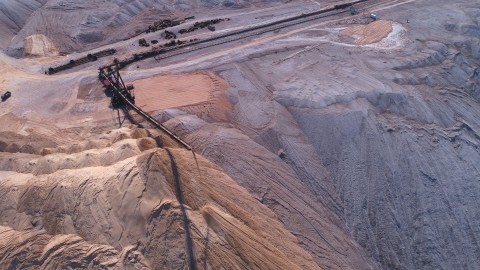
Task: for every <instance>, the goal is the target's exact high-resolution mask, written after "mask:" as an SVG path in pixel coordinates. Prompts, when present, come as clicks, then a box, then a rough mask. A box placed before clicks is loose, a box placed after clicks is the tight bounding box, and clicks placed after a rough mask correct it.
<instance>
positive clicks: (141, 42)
mask: <svg viewBox="0 0 480 270" xmlns="http://www.w3.org/2000/svg"><path fill="white" fill-rule="evenodd" d="M138 45H139V46H141V47H150V44H148V42H147V41H146V40H145V39H144V38H141V39H139V40H138Z"/></svg>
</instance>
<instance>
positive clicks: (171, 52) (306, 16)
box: [103, 0, 385, 68]
mask: <svg viewBox="0 0 480 270" xmlns="http://www.w3.org/2000/svg"><path fill="white" fill-rule="evenodd" d="M383 2H385V0H358V1H354V2H348V3H344V4H340V5H335V6H333V7H330V8H326V9H322V10H317V11H312V12H308V13H302V14H301V15H295V16H292V17H288V18H284V19H280V20H277V21H273V22H269V23H264V24H260V25H255V26H251V27H249V28H246V29H241V30H236V31H232V32H229V33H226V34H222V35H218V36H213V37H210V38H207V39H203V40H197V41H193V42H185V43H184V44H181V45H177V46H175V47H171V48H165V47H163V48H162V47H161V48H158V49H155V50H152V51H148V52H143V53H138V54H134V55H133V56H132V57H130V58H127V59H124V60H121V61H120V62H119V66H120V68H124V67H125V66H127V65H129V64H131V63H134V62H137V61H140V60H144V59H147V58H150V57H155V59H157V60H160V59H165V58H168V57H172V56H175V55H180V54H184V53H189V52H192V51H197V50H201V49H204V48H208V47H212V46H216V45H220V44H223V43H228V42H232V41H236V40H240V39H244V38H247V37H251V36H256V35H260V34H264V33H267V32H272V31H276V30H280V29H283V28H286V27H291V26H295V25H299V24H302V23H306V22H309V21H314V20H318V19H321V18H327V17H331V16H336V15H340V14H343V13H345V12H348V10H346V9H347V8H348V7H351V6H353V5H355V6H356V8H357V9H364V8H370V7H371V6H374V5H376V4H378V3H383ZM359 4H365V6H358V5H359ZM368 4H370V5H368ZM110 66H113V65H110ZM106 67H108V65H107V66H104V67H103V68H106Z"/></svg>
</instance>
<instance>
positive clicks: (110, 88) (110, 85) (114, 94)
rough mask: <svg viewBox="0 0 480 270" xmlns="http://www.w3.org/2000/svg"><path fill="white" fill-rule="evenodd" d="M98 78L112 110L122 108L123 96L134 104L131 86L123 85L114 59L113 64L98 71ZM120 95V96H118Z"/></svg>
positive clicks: (123, 103) (117, 63)
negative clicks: (109, 97) (108, 98)
mask: <svg viewBox="0 0 480 270" xmlns="http://www.w3.org/2000/svg"><path fill="white" fill-rule="evenodd" d="M99 70H100V74H99V78H100V81H102V83H103V86H104V87H105V92H106V93H108V94H110V95H111V98H112V99H111V104H112V108H114V109H118V108H121V107H124V106H125V105H126V104H125V101H124V99H123V98H122V96H124V97H125V98H126V99H127V100H128V101H129V102H131V103H132V104H135V93H134V92H133V89H135V87H134V86H133V84H131V83H129V84H125V83H124V82H123V79H122V77H121V76H120V67H119V61H118V59H116V58H115V60H114V64H113V65H110V66H107V67H102V68H100V69H99ZM120 95H122V96H120Z"/></svg>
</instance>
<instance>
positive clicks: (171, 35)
mask: <svg viewBox="0 0 480 270" xmlns="http://www.w3.org/2000/svg"><path fill="white" fill-rule="evenodd" d="M162 37H164V38H165V39H176V38H177V35H175V33H173V32H170V31H168V30H165V31H164V32H163V33H162Z"/></svg>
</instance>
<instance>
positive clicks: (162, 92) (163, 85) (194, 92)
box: [134, 73, 228, 112]
mask: <svg viewBox="0 0 480 270" xmlns="http://www.w3.org/2000/svg"><path fill="white" fill-rule="evenodd" d="M220 80H221V81H223V79H221V78H219V77H218V76H216V75H214V74H208V73H194V74H176V75H160V76H155V77H152V78H146V79H141V80H136V81H134V85H135V95H136V102H137V105H138V106H139V107H141V108H142V109H143V110H145V111H147V112H151V111H156V110H161V109H167V108H174V107H182V106H187V105H193V104H199V103H203V102H207V101H209V100H210V99H211V97H212V93H213V92H214V91H215V90H218V89H219V88H221V87H224V85H225V84H221V83H217V81H220ZM226 85H228V84H226ZM222 90H224V89H222Z"/></svg>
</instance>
